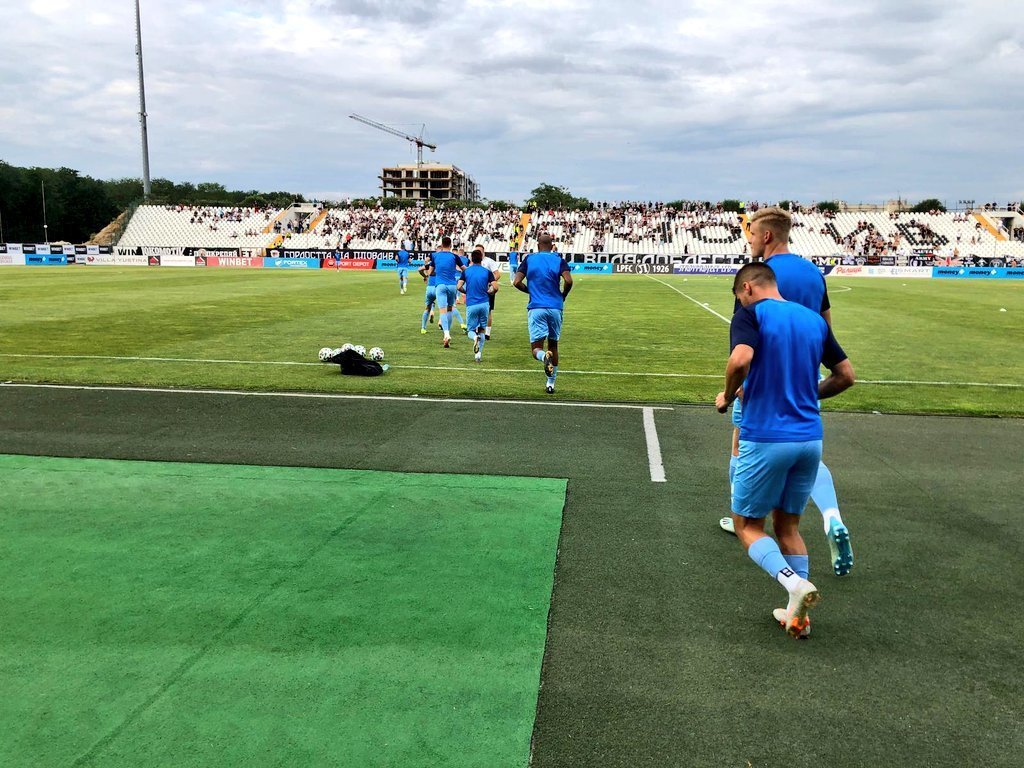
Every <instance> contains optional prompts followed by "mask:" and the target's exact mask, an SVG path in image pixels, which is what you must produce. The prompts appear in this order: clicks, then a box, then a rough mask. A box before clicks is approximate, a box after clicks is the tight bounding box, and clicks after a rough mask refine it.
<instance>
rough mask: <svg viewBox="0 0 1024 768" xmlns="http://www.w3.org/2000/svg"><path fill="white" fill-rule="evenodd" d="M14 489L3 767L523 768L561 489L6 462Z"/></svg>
mask: <svg viewBox="0 0 1024 768" xmlns="http://www.w3.org/2000/svg"><path fill="white" fill-rule="evenodd" d="M0 485H2V487H3V488H4V495H5V499H6V501H5V503H4V505H3V509H2V511H0V584H3V596H2V598H0V625H2V627H3V631H2V632H0V689H2V690H3V691H4V695H3V696H2V697H0V722H3V723H4V726H3V733H4V736H3V739H2V740H0V764H2V765H4V766H26V767H27V766H34V767H38V766H58V765H76V766H78V765H108V766H113V765H124V766H143V765H204V766H230V765H238V766H250V765H307V766H312V765H339V764H348V765H366V766H369V765H395V766H424V767H426V766H481V767H490V766H497V765H525V764H526V761H527V759H528V756H529V749H530V735H531V731H532V728H533V720H534V715H535V711H536V702H537V684H538V680H539V677H540V665H541V656H542V653H543V647H544V640H545V635H546V628H547V615H548V604H549V600H550V595H551V584H552V576H553V569H554V560H555V548H556V546H557V540H558V532H559V526H560V522H561V511H562V506H563V504H564V498H565V483H564V481H557V480H542V479H526V478H500V479H499V478H493V477H491V478H489V477H481V476H473V475H459V476H454V475H442V474H435V475H422V474H395V473H380V472H350V471H344V470H316V469H301V468H279V467H252V466H248V467H240V466H225V465H210V464H207V465H197V464H173V463H142V462H125V461H95V460H84V459H56V458H41V457H21V456H0Z"/></svg>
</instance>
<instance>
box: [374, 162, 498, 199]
mask: <svg viewBox="0 0 1024 768" xmlns="http://www.w3.org/2000/svg"><path fill="white" fill-rule="evenodd" d="M380 188H381V192H382V193H383V195H384V197H400V198H403V199H405V200H468V201H471V202H476V201H477V200H479V199H480V186H479V185H478V184H477V183H476V182H475V181H473V179H472V178H471V177H470V176H469V175H468V174H466V172H465V171H463V170H462V169H461V168H459V167H458V166H455V165H441V164H439V163H424V164H423V165H396V166H393V167H391V168H383V169H382V170H381V174H380Z"/></svg>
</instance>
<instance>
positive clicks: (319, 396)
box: [0, 381, 675, 411]
mask: <svg viewBox="0 0 1024 768" xmlns="http://www.w3.org/2000/svg"><path fill="white" fill-rule="evenodd" d="M0 388H7V389H67V390H84V391H89V392H139V393H152V394H169V395H237V396H239V397H289V398H298V399H306V400H395V401H399V402H407V403H467V404H470V405H472V404H476V403H483V404H486V405H540V406H545V407H551V406H555V407H562V408H607V409H618V410H629V411H641V410H653V411H673V410H675V409H674V408H671V407H669V406H663V405H655V406H644V405H628V404H626V403H583V402H572V401H565V400H562V401H559V400H497V399H491V400H477V399H474V398H470V397H420V396H419V395H408V396H403V395H350V394H347V393H343V392H248V391H246V390H242V389H175V388H174V387H115V386H104V385H88V384H21V383H16V382H11V381H5V382H0Z"/></svg>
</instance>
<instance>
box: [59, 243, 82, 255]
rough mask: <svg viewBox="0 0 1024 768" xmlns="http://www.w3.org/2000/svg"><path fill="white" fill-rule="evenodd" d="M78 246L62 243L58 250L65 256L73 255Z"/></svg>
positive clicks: (76, 251)
mask: <svg viewBox="0 0 1024 768" xmlns="http://www.w3.org/2000/svg"><path fill="white" fill-rule="evenodd" d="M80 247H81V246H78V245H62V246H61V247H60V252H61V253H63V254H64V255H65V256H74V255H75V254H76V253H78V249H79V248H80Z"/></svg>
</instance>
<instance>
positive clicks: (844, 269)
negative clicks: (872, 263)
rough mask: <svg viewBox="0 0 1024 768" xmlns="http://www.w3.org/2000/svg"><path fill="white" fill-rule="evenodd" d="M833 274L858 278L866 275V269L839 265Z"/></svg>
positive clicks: (833, 270)
mask: <svg viewBox="0 0 1024 768" xmlns="http://www.w3.org/2000/svg"><path fill="white" fill-rule="evenodd" d="M831 274H833V275H845V276H847V277H857V276H859V275H863V274H864V267H850V266H847V265H845V264H838V265H836V266H835V267H834V268H833V269H832V272H831Z"/></svg>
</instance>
